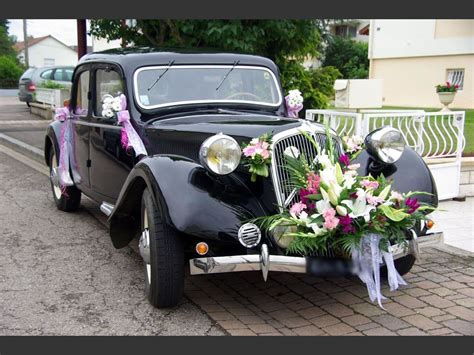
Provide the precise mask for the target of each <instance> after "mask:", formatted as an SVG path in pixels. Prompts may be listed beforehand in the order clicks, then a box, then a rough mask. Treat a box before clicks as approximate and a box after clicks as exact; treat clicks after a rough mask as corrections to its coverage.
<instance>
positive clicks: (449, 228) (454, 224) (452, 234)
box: [433, 197, 474, 256]
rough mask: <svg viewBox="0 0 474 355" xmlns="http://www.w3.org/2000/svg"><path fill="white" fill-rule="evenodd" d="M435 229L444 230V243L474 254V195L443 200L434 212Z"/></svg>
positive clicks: (468, 253)
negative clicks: (459, 199) (463, 199)
mask: <svg viewBox="0 0 474 355" xmlns="http://www.w3.org/2000/svg"><path fill="white" fill-rule="evenodd" d="M433 220H434V221H435V223H436V225H435V228H434V230H437V231H443V235H444V243H445V244H446V245H447V246H448V247H454V248H457V249H458V250H461V252H466V255H470V256H474V197H468V198H466V201H452V200H449V201H442V202H441V203H440V205H439V211H436V212H434V214H433Z"/></svg>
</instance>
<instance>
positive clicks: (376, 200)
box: [366, 194, 384, 206]
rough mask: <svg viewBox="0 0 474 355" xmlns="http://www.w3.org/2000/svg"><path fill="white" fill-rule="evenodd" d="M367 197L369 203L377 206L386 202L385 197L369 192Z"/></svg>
mask: <svg viewBox="0 0 474 355" xmlns="http://www.w3.org/2000/svg"><path fill="white" fill-rule="evenodd" d="M366 198H367V202H368V203H369V205H372V206H377V205H380V204H381V203H383V202H384V199H383V198H381V197H379V196H372V195H370V194H367V197H366Z"/></svg>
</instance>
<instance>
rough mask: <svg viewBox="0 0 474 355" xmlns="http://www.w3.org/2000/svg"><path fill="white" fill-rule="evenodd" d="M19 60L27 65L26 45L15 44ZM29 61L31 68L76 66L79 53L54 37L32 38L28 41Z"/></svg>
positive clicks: (22, 43) (21, 43)
mask: <svg viewBox="0 0 474 355" xmlns="http://www.w3.org/2000/svg"><path fill="white" fill-rule="evenodd" d="M15 49H16V50H17V53H18V55H17V56H18V59H19V60H20V62H22V63H23V64H24V63H25V43H24V42H18V43H16V44H15ZM28 61H29V65H30V67H44V66H53V65H73V66H74V65H76V64H77V52H76V51H75V50H73V49H72V48H70V47H68V46H67V45H65V44H64V43H62V42H61V41H59V40H57V39H56V38H54V37H53V36H51V35H49V36H44V37H38V38H31V39H30V40H28Z"/></svg>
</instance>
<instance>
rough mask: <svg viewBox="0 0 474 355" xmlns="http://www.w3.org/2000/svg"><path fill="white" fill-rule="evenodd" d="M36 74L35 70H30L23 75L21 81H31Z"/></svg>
mask: <svg viewBox="0 0 474 355" xmlns="http://www.w3.org/2000/svg"><path fill="white" fill-rule="evenodd" d="M34 72H35V69H34V68H29V69H28V70H27V71H25V72H24V73H23V75H22V76H21V77H20V79H31V78H32V77H33V73H34Z"/></svg>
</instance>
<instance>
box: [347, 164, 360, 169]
mask: <svg viewBox="0 0 474 355" xmlns="http://www.w3.org/2000/svg"><path fill="white" fill-rule="evenodd" d="M359 168H360V164H359V163H357V164H351V165H348V166H347V169H349V170H357V169H359Z"/></svg>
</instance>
